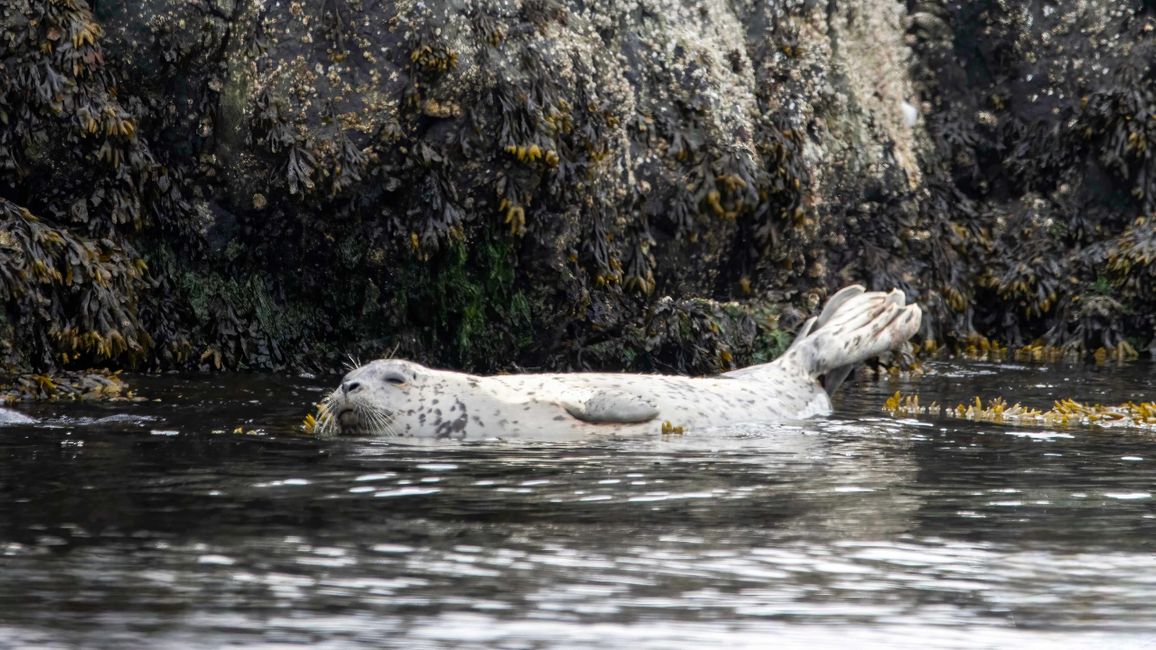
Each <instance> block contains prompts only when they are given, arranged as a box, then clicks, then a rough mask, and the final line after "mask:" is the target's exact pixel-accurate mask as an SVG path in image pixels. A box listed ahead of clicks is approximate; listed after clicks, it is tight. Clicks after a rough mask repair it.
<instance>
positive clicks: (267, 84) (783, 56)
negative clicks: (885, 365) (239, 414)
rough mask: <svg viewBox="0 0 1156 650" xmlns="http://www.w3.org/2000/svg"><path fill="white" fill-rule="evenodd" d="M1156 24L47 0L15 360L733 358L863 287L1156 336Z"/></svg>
mask: <svg viewBox="0 0 1156 650" xmlns="http://www.w3.org/2000/svg"><path fill="white" fill-rule="evenodd" d="M1154 21H1156V18H1154V16H1153V10H1152V8H1151V7H1149V6H1148V5H1146V4H1144V3H1140V2H1134V3H1108V2H1088V3H1078V4H1077V3H1060V4H1057V5H1050V4H1049V5H1039V6H1035V5H1032V6H1026V7H1020V6H1019V5H1012V4H1010V3H1001V2H978V3H950V2H917V3H907V4H906V5H905V4H900V3H894V2H886V1H881V0H870V1H868V2H862V3H814V2H809V1H798V2H791V1H784V2H771V3H737V4H736V3H723V2H717V1H711V0H704V1H700V2H695V3H691V4H686V3H680V2H672V1H668V0H645V1H637V2H615V1H606V2H595V3H568V2H561V1H558V0H525V1H523V2H511V1H499V0H479V1H456V2H437V1H435V2H428V1H423V2H416V1H414V2H374V1H370V0H362V1H354V0H314V1H304V0H302V1H290V2H275V3H273V2H270V3H257V2H242V1H233V0H215V1H209V0H202V1H199V2H176V1H175V0H150V1H148V2H124V1H117V0H100V1H99V2H96V3H94V5H86V4H85V3H84V2H83V1H82V0H67V1H65V2H59V3H55V2H54V3H43V2H32V1H31V0H16V1H14V2H11V3H7V4H6V5H5V7H4V8H2V9H0V38H2V39H3V41H2V42H0V48H2V52H3V56H2V58H0V65H2V66H3V72H4V75H3V79H4V81H3V84H4V87H3V88H0V161H2V162H0V257H2V258H3V259H4V261H5V267H4V268H5V269H9V268H11V269H15V271H13V272H6V273H5V274H4V275H0V301H2V302H3V304H4V306H5V309H4V310H3V312H0V333H2V334H3V337H2V338H3V341H4V343H3V347H2V348H0V355H3V359H4V361H5V363H6V365H8V366H9V367H11V368H13V369H27V368H29V367H36V368H53V367H73V366H89V365H94V364H96V365H107V366H114V367H122V366H134V367H142V368H153V369H157V368H168V367H190V366H193V367H196V366H200V367H208V368H271V367H282V366H288V365H292V366H307V367H310V366H311V367H323V368H330V367H335V364H336V363H337V359H338V358H339V357H344V355H346V354H347V353H352V354H353V355H354V356H356V357H362V358H367V357H372V356H377V355H381V354H386V353H395V354H397V355H399V356H407V357H411V358H415V359H417V360H420V361H422V362H424V363H427V364H430V365H445V366H454V367H459V368H469V369H474V370H479V371H492V370H497V369H503V368H524V369H536V368H541V369H547V368H549V369H567V368H600V369H608V370H609V369H621V368H625V369H634V370H663V371H669V372H692V373H709V372H717V371H719V370H725V369H727V368H730V367H733V366H736V365H745V364H747V363H751V362H754V361H758V360H762V359H766V358H769V357H771V356H773V355H774V354H775V353H776V352H777V351H778V350H779V349H781V346H782V345H783V344H784V343H785V342H786V341H787V340H788V339H789V336H788V335H785V334H783V330H784V329H785V330H788V331H789V330H791V329H792V328H793V327H794V326H795V325H797V324H798V323H799V322H801V319H802V318H803V317H804V316H805V315H807V314H808V312H810V311H811V310H813V309H814V307H815V306H816V305H817V304H819V302H820V301H821V300H822V298H823V297H825V295H827V293H829V292H830V291H831V290H833V289H837V288H838V287H840V286H842V285H844V284H848V283H850V282H855V281H858V282H863V283H865V284H868V285H870V286H871V287H872V288H884V287H891V286H899V287H901V288H902V289H904V290H905V291H906V292H907V293H908V297H909V298H911V299H914V300H918V301H920V302H921V303H922V304H924V305H925V307H926V311H927V312H928V318H926V319H925V322H926V323H927V325H926V327H925V332H924V333H923V334H924V338H925V339H935V340H939V341H948V342H951V341H962V340H965V339H967V338H968V337H973V336H975V335H982V336H986V337H992V338H997V339H1000V340H1005V341H1008V342H1010V343H1013V344H1016V343H1027V342H1031V341H1036V340H1037V339H1043V340H1044V341H1046V343H1048V344H1049V345H1054V346H1069V347H1071V348H1074V349H1083V350H1092V349H1095V348H1097V347H1114V346H1118V345H1119V344H1120V343H1121V342H1131V343H1132V344H1134V346H1135V347H1137V348H1139V349H1143V348H1144V347H1145V346H1148V345H1151V341H1152V339H1153V331H1154V327H1156V324H1154V317H1153V313H1154V310H1153V307H1156V305H1153V301H1154V300H1156V299H1154V298H1153V297H1152V294H1151V292H1150V291H1149V290H1148V289H1147V287H1149V286H1151V284H1152V281H1153V279H1154V278H1153V275H1154V272H1153V271H1152V266H1151V262H1152V259H1153V258H1154V257H1156V234H1154V232H1153V228H1154V226H1153V222H1152V214H1153V212H1156V210H1154V208H1153V197H1154V196H1156V190H1154V189H1153V183H1154V182H1156V176H1153V173H1154V172H1153V170H1154V169H1156V168H1154V167H1153V164H1154V163H1153V162H1152V158H1151V156H1152V154H1151V152H1152V151H1153V150H1156V149H1153V147H1152V145H1156V142H1154V140H1156V120H1153V119H1151V117H1152V111H1153V109H1156V96H1154V93H1156V91H1154V90H1153V84H1152V78H1151V75H1152V72H1151V70H1150V67H1149V65H1148V62H1150V61H1151V60H1152V59H1153V57H1152V56H1150V55H1151V54H1152V50H1153V47H1154V46H1153V34H1152V32H1153V23H1154ZM29 224H38V225H36V226H31V225H29ZM30 229H38V230H37V231H38V232H40V233H41V234H39V235H29V234H28V233H29V232H30ZM37 237H39V239H37ZM46 242H47V243H46ZM84 251H88V252H87V253H86V252H84ZM41 266H43V270H40V269H41ZM667 296H669V297H670V298H667Z"/></svg>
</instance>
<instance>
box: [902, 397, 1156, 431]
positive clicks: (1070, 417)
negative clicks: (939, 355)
mask: <svg viewBox="0 0 1156 650" xmlns="http://www.w3.org/2000/svg"><path fill="white" fill-rule="evenodd" d="M883 411H884V412H885V413H887V414H888V415H891V416H892V417H900V416H904V417H921V416H932V417H949V418H958V419H965V420H973V421H977V422H995V423H1007V424H1013V425H1017V426H1024V425H1033V424H1041V425H1046V426H1053V427H1055V426H1064V427H1066V426H1082V427H1098V428H1116V427H1127V428H1136V429H1147V430H1156V402H1138V403H1137V402H1125V403H1123V404H1116V405H1103V404H1084V403H1081V402H1077V401H1075V400H1073V399H1070V398H1066V399H1062V400H1056V401H1055V403H1054V404H1053V405H1052V408H1050V409H1048V410H1046V411H1045V410H1040V409H1037V408H1033V407H1030V406H1024V405H1022V404H1020V403H1019V402H1016V403H1015V404H1010V405H1009V404H1008V402H1007V400H1006V399H1004V398H1003V397H994V398H992V399H990V400H988V401H987V402H984V401H983V400H982V399H980V398H979V397H976V398H974V399H973V400H972V401H971V402H968V403H966V404H962V403H961V404H957V405H956V406H954V407H942V406H940V405H939V404H938V403H937V402H932V403H931V404H928V405H926V406H924V405H922V404H921V403H920V400H919V395H917V394H911V395H903V394H902V393H900V392H898V391H897V392H896V393H895V394H893V395H892V396H891V397H889V398H887V401H886V402H885V403H884V404H883Z"/></svg>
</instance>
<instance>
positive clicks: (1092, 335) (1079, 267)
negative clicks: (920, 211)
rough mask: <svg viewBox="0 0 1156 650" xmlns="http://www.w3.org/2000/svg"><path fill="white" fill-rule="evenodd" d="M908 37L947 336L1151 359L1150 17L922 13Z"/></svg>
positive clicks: (934, 307) (1030, 8)
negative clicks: (921, 97)
mask: <svg viewBox="0 0 1156 650" xmlns="http://www.w3.org/2000/svg"><path fill="white" fill-rule="evenodd" d="M909 33H910V35H911V37H912V42H913V43H914V49H915V51H916V53H917V55H918V66H917V69H916V77H917V80H918V82H919V84H920V86H921V88H922V90H923V91H924V93H925V94H926V96H927V98H928V101H927V103H926V107H927V109H928V110H927V112H926V114H925V119H926V129H927V134H928V136H929V137H930V139H931V144H932V147H931V148H930V149H929V151H928V155H927V156H926V159H925V163H924V171H925V174H926V175H927V177H928V184H929V187H930V188H931V189H932V190H933V192H932V195H931V197H930V207H931V208H932V212H931V214H932V217H931V219H930V228H929V232H930V235H931V236H930V237H929V238H928V244H927V247H928V248H929V249H930V250H929V251H928V252H929V253H930V254H931V255H930V259H932V260H934V263H933V264H931V265H930V267H929V269H928V271H929V278H930V279H931V280H930V282H929V286H928V294H929V295H928V299H927V300H926V303H927V305H928V306H929V307H930V308H931V311H932V315H933V320H934V321H935V322H938V323H939V325H940V328H941V329H942V330H944V332H943V334H947V336H948V337H949V338H954V340H955V341H957V342H960V343H964V342H965V341H966V340H967V339H968V338H972V337H976V336H980V337H985V338H990V339H993V340H1000V341H1003V342H1005V343H1006V345H1007V346H1008V347H1011V348H1028V349H1039V350H1045V349H1050V348H1054V349H1057V350H1059V351H1060V352H1059V353H1060V355H1061V356H1074V357H1085V356H1088V355H1090V354H1092V353H1094V352H1096V351H1098V350H1102V351H1103V352H1101V353H1100V354H1102V355H1106V356H1120V357H1128V356H1130V355H1131V354H1133V353H1135V351H1140V350H1145V349H1149V350H1150V349H1152V347H1153V346H1154V345H1156V294H1154V293H1153V292H1152V291H1151V290H1150V289H1149V288H1148V287H1151V286H1152V284H1151V282H1152V279H1153V275H1152V274H1153V270H1152V269H1153V267H1152V261H1153V260H1154V259H1156V257H1154V256H1153V255H1152V252H1153V250H1154V249H1153V247H1156V228H1154V227H1153V215H1154V213H1156V198H1154V190H1153V188H1154V187H1156V184H1154V181H1156V158H1154V156H1153V152H1154V151H1156V149H1153V147H1156V122H1154V121H1153V120H1152V119H1150V118H1151V116H1152V115H1153V114H1154V113H1156V91H1154V90H1153V89H1154V88H1156V76H1154V74H1156V73H1154V72H1153V68H1152V66H1151V61H1152V60H1153V59H1154V57H1156V15H1154V14H1153V11H1152V7H1151V3H1145V2H1141V1H1139V0H1133V1H1129V2H1091V3H1083V4H1070V3H1069V4H1060V5H1050V4H1042V5H1040V4H1031V3H1027V4H1014V3H1004V2H998V1H995V0H991V1H981V2H971V3H962V4H961V3H946V2H920V3H916V6H915V7H914V8H913V10H912V15H911V18H910V28H909ZM964 344H965V343H964Z"/></svg>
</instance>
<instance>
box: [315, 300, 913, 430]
mask: <svg viewBox="0 0 1156 650" xmlns="http://www.w3.org/2000/svg"><path fill="white" fill-rule="evenodd" d="M921 316H922V314H921V312H920V310H919V307H918V306H917V305H914V304H912V305H906V304H905V301H904V296H903V293H902V292H900V291H898V290H892V291H891V292H890V293H884V292H877V291H871V292H869V291H866V290H864V288H863V287H861V286H858V285H854V286H850V287H847V288H845V289H843V290H841V291H839V292H838V293H836V294H835V295H833V296H831V298H830V299H829V300H828V301H827V304H826V305H825V306H824V308H823V310H822V312H821V313H820V314H819V315H818V316H817V317H813V318H811V319H810V320H808V321H807V322H806V323H805V324H804V325H803V327H802V328H801V329H800V331H799V334H798V336H797V337H796V339H795V341H794V343H792V345H791V346H790V348H788V349H787V351H786V352H785V353H784V354H783V355H782V356H781V357H779V358H778V359H776V360H774V361H772V362H770V363H765V364H761V365H756V366H750V367H747V368H743V369H740V370H735V371H732V372H728V373H724V374H722V375H720V376H717V377H699V378H696V377H681V376H670V375H639V374H611V373H572V374H518V375H498V376H489V377H481V376H476V375H469V374H464V373H459V372H451V371H447V370H435V369H433V368H427V367H425V366H421V365H418V364H416V363H413V362H410V361H404V360H400V359H382V360H378V361H373V362H371V363H368V364H366V365H363V366H361V367H359V368H356V369H354V370H352V371H351V372H349V374H347V375H346V376H345V377H344V379H343V380H342V381H341V385H340V386H339V387H338V388H337V389H336V390H334V391H333V392H332V393H331V394H330V395H329V396H328V397H327V398H326V399H325V401H324V402H323V404H322V409H321V417H320V418H319V420H318V426H317V427H316V431H317V433H318V434H319V435H322V436H332V435H336V434H375V435H385V436H400V437H419V438H442V439H464V438H504V439H534V440H567V439H576V438H580V437H582V436H584V435H587V434H591V433H611V432H613V433H617V434H626V435H629V434H658V433H663V432H670V431H682V432H690V431H693V430H696V429H702V428H709V427H719V426H725V425H733V424H736V423H775V422H783V421H788V420H797V419H803V418H807V417H811V416H814V415H826V414H829V413H830V411H831V401H830V399H829V394H830V393H831V392H833V391H834V389H835V388H836V387H837V385H838V384H839V382H841V381H842V380H843V378H845V377H846V375H847V373H848V372H849V371H850V369H851V367H852V366H853V365H854V364H856V363H858V362H860V361H863V360H864V359H866V358H868V357H872V356H875V355H878V354H879V353H881V352H884V351H886V350H890V349H892V348H895V347H897V346H899V345H901V344H902V343H903V342H905V341H906V340H907V339H908V338H910V337H911V336H912V335H913V334H914V333H915V332H916V330H918V329H919V323H920V319H921Z"/></svg>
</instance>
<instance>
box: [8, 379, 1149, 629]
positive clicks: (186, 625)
mask: <svg viewBox="0 0 1156 650" xmlns="http://www.w3.org/2000/svg"><path fill="white" fill-rule="evenodd" d="M333 380H334V378H329V377H326V378H320V379H314V378H285V377H275V376H245V377H238V376H231V377H182V378H176V377H164V378H141V379H138V380H137V381H138V385H139V386H140V392H141V393H142V394H145V395H149V396H152V397H155V398H158V400H159V401H146V402H140V403H114V404H95V405H94V404H42V405H35V406H34V407H21V410H22V411H24V412H26V413H28V414H30V415H34V416H36V417H37V418H40V419H41V420H42V422H41V423H40V424H37V425H32V426H29V425H19V426H10V427H4V428H0V562H3V567H4V571H3V576H4V580H3V581H0V647H36V648H57V647H59V648H73V647H84V648H126V647H149V648H178V647H180V648H184V647H214V648H216V647H228V646H247V647H251V646H263V647H298V646H312V647H315V648H350V647H352V648H359V647H360V648H381V647H396V648H442V647H452V648H479V649H480V648H592V647H600V648H625V647H630V648H656V649H657V648H705V647H723V646H725V647H729V648H748V647H749V648H763V647H770V646H771V645H773V646H774V647H812V648H813V647H823V646H824V645H834V644H838V645H841V646H844V647H879V648H884V647H887V648H890V647H911V648H956V647H958V648H977V647H991V648H1006V647H1040V648H1044V647H1047V648H1056V647H1073V648H1074V647H1090V646H1101V647H1114V648H1116V647H1118V648H1156V553H1154V551H1156V548H1154V547H1156V542H1154V541H1153V540H1154V539H1156V500H1154V495H1156V480H1154V478H1153V477H1154V473H1153V470H1154V469H1156V434H1153V433H1152V432H1145V431H1138V430H1110V431H1104V430H1094V429H1091V430H1090V429H1078V428H1070V429H1043V428H1038V427H1037V428H1031V427H1012V426H1006V425H997V424H984V423H971V422H966V421H954V420H947V419H940V418H935V417H926V418H920V419H905V420H896V419H892V418H889V417H887V416H885V415H883V414H882V413H881V412H880V411H879V407H880V406H881V404H882V403H883V401H884V399H885V398H886V396H887V395H888V394H890V393H891V392H893V391H895V390H897V389H902V390H904V391H905V392H919V393H920V395H921V397H922V398H923V402H924V403H928V402H930V401H932V400H938V401H939V402H941V403H954V402H959V401H967V400H969V399H970V398H971V397H972V396H974V395H980V396H983V397H985V398H986V397H992V396H995V395H1005V396H1009V397H1013V398H1015V399H1018V400H1020V401H1024V402H1027V403H1030V404H1032V405H1035V406H1040V407H1047V406H1049V405H1050V403H1051V401H1052V400H1053V399H1056V398H1058V397H1072V398H1075V399H1079V400H1088V401H1098V402H1120V401H1125V400H1140V399H1143V400H1153V399H1156V367H1154V366H1153V365H1151V364H1144V363H1140V364H1131V365H1126V366H1123V367H1115V366H1113V367H1105V368H1095V367H1089V368H1083V367H1061V368H1056V367H1043V366H1021V365H1015V364H1003V365H995V364H937V365H934V366H933V367H932V368H931V372H930V373H929V374H928V375H927V376H925V377H923V378H920V379H918V380H916V381H913V382H907V383H896V382H882V383H857V384H853V385H851V386H848V387H847V388H846V389H845V390H844V391H843V392H842V393H841V394H840V400H839V401H838V410H837V413H836V415H835V416H834V417H832V418H829V419H826V420H821V421H816V422H812V423H807V424H806V425H805V426H786V427H774V428H760V429H742V428H739V429H736V430H734V431H729V432H726V433H724V434H720V435H718V436H716V437H711V438H705V437H701V436H697V437H696V436H693V435H686V436H682V437H671V438H667V439H660V440H645V441H643V440H594V441H589V442H586V443H570V444H529V445H526V444H521V445H510V444H499V443H478V444H445V445H437V446H432V445H419V446H411V445H394V444H389V443H387V442H384V441H380V440H371V439H342V440H335V441H324V442H319V441H315V440H312V439H309V438H305V437H301V436H298V435H294V430H295V428H296V426H297V425H298V423H299V422H300V420H301V417H302V416H303V414H304V413H305V411H306V410H307V409H308V408H309V406H310V404H311V403H312V402H313V401H315V400H316V399H317V398H318V397H319V396H320V395H321V394H322V393H323V392H324V391H325V390H327V389H328V387H330V386H331V385H332V384H333ZM238 427H239V428H240V429H241V430H242V431H245V432H250V433H248V434H235V433H233V431H234V430H236V429H237V428H238Z"/></svg>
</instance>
